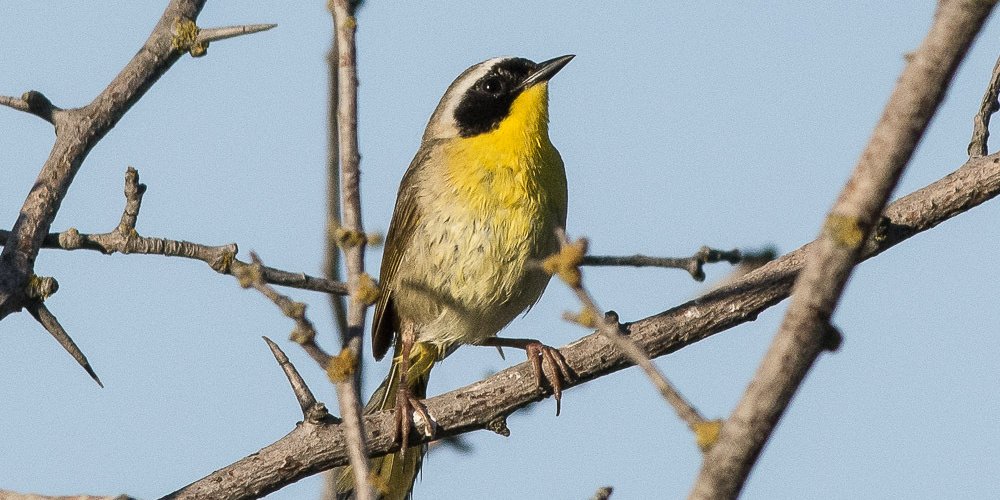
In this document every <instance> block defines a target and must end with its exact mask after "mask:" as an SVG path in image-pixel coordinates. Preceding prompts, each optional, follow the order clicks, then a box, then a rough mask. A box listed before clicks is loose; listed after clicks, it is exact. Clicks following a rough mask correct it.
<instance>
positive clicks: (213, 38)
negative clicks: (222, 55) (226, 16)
mask: <svg viewBox="0 0 1000 500" xmlns="http://www.w3.org/2000/svg"><path fill="white" fill-rule="evenodd" d="M277 26H278V25H277V24H242V25H238V26H222V27H219V28H202V29H201V30H199V31H198V38H197V40H198V43H209V42H217V41H219V40H225V39H227V38H235V37H238V36H243V35H251V34H253V33H260V32H261V31H267V30H269V29H272V28H275V27H277Z"/></svg>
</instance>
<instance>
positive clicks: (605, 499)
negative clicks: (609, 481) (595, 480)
mask: <svg viewBox="0 0 1000 500" xmlns="http://www.w3.org/2000/svg"><path fill="white" fill-rule="evenodd" d="M612 491H614V490H613V489H612V488H611V487H610V486H601V487H600V488H597V491H596V492H594V496H592V497H590V500H610V499H611V493H612Z"/></svg>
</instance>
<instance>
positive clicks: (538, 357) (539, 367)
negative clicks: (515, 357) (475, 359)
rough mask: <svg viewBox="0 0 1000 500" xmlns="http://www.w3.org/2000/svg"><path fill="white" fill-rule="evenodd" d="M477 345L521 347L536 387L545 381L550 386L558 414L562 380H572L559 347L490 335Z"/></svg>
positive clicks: (570, 370) (532, 340)
mask: <svg viewBox="0 0 1000 500" xmlns="http://www.w3.org/2000/svg"><path fill="white" fill-rule="evenodd" d="M479 345H485V346H495V347H497V348H500V347H514V348H517V349H523V350H524V353H525V354H527V355H528V361H531V368H532V369H533V370H534V372H535V380H536V382H537V383H538V387H544V384H545V382H548V383H549V386H551V387H552V396H553V397H555V399H556V415H557V416H558V415H559V410H560V409H561V403H562V386H563V382H571V381H572V380H573V371H572V369H571V368H570V367H569V365H568V364H566V359H565V358H563V355H562V353H560V352H559V349H556V348H554V347H549V346H547V345H545V344H543V343H541V342H539V341H537V340H534V339H509V338H503V337H490V338H488V339H486V340H484V341H482V342H480V343H479Z"/></svg>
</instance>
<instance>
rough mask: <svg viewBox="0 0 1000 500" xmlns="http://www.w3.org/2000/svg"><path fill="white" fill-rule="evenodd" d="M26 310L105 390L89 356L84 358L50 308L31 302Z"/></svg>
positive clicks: (40, 303)
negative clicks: (88, 359) (88, 358)
mask: <svg viewBox="0 0 1000 500" xmlns="http://www.w3.org/2000/svg"><path fill="white" fill-rule="evenodd" d="M26 309H27V310H28V312H29V313H31V316H32V317H33V318H35V320H36V321H38V323H39V324H41V325H42V326H43V327H45V331H47V332H49V333H50V334H51V335H52V337H53V338H55V339H56V342H59V345H61V346H62V347H63V349H66V352H68V353H69V355H70V356H73V359H75V360H76V362H77V363H78V364H79V365H80V366H81V367H83V369H84V370H85V371H86V372H87V374H88V375H90V378H92V379H94V382H97V385H99V386H101V387H102V388H103V387H104V384H102V383H101V379H100V378H99V377H98V376H97V373H95V372H94V369H93V368H92V367H91V366H90V362H89V361H87V356H84V354H83V351H81V350H80V348H79V347H77V345H76V342H73V339H72V338H70V336H69V333H67V332H66V329H65V328H63V327H62V325H60V324H59V320H57V319H56V317H55V316H54V315H53V314H52V313H51V312H50V311H49V308H48V307H45V303H43V302H42V301H41V300H38V301H35V302H31V303H29V304H28V305H27V306H26Z"/></svg>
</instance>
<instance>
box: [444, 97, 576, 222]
mask: <svg viewBox="0 0 1000 500" xmlns="http://www.w3.org/2000/svg"><path fill="white" fill-rule="evenodd" d="M548 121H549V109H548V84H547V83H540V84H538V85H534V86H532V87H529V88H527V89H525V90H524V91H523V92H521V94H520V95H518V96H517V98H516V99H514V102H512V103H511V106H510V113H509V114H508V115H507V117H506V118H504V119H503V121H501V122H500V124H499V125H498V126H497V128H496V129H494V130H491V131H489V132H486V133H482V134H479V135H476V136H473V137H467V138H461V139H456V140H455V141H454V142H453V144H452V145H451V146H450V147H448V148H447V152H446V158H447V165H448V172H447V176H448V178H449V181H450V184H451V187H452V189H453V190H454V191H455V193H456V194H458V195H459V196H460V197H461V199H462V201H464V202H465V203H467V204H469V205H470V206H472V207H474V210H479V209H482V210H490V209H493V210H498V209H499V210H503V209H511V208H515V207H518V206H521V205H523V204H524V203H526V202H527V203H529V204H537V203H544V204H551V203H555V204H559V203H561V204H562V205H563V206H565V190H566V180H565V174H563V172H562V159H560V157H559V153H558V152H557V151H556V149H555V147H553V146H552V143H551V142H550V141H549V127H548ZM557 206H558V205H557ZM524 222H530V221H524Z"/></svg>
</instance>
